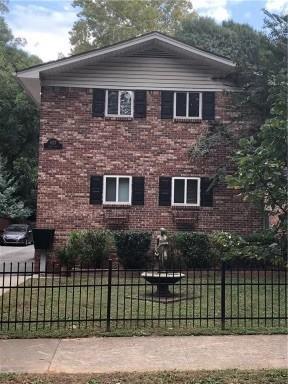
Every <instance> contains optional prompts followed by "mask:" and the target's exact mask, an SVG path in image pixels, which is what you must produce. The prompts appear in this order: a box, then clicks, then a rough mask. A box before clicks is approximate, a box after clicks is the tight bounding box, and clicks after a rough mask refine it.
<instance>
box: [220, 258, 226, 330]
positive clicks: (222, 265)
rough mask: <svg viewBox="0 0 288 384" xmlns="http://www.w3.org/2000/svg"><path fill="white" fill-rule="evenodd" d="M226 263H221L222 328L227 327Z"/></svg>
mask: <svg viewBox="0 0 288 384" xmlns="http://www.w3.org/2000/svg"><path fill="white" fill-rule="evenodd" d="M225 288H226V286H225V263H224V262H222V264H221V329H223V330H224V329H225V311H226V309H225V297H226V294H225Z"/></svg>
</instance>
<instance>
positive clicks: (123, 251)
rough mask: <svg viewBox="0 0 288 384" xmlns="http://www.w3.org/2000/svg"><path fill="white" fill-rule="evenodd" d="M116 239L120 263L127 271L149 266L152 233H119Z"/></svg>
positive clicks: (116, 233) (115, 234)
mask: <svg viewBox="0 0 288 384" xmlns="http://www.w3.org/2000/svg"><path fill="white" fill-rule="evenodd" d="M114 239H115V245H116V249H117V255H118V258H119V261H120V263H121V264H122V265H123V267H124V268H125V269H142V268H145V267H146V266H147V264H148V262H149V257H148V251H149V248H150V244H151V233H150V232H140V231H137V232H136V231H117V232H115V233H114Z"/></svg>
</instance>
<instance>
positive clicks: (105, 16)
mask: <svg viewBox="0 0 288 384" xmlns="http://www.w3.org/2000/svg"><path fill="white" fill-rule="evenodd" d="M72 4H73V6H74V7H79V8H80V13H79V14H78V16H79V20H77V21H76V22H75V23H74V25H73V29H72V31H71V32H70V35H71V37H70V41H71V45H72V51H73V53H79V52H83V51H86V50H88V49H91V48H98V47H102V46H105V45H109V44H112V43H116V42H118V41H121V40H126V39H128V38H131V37H135V36H138V35H140V34H143V33H146V32H151V31H156V30H157V31H161V32H166V33H169V34H174V33H175V31H176V29H177V28H178V26H179V24H180V23H181V22H182V21H183V19H184V18H187V17H188V16H189V15H190V16H192V15H193V12H192V4H191V1H190V0H145V1H143V0H125V1H119V0H99V1H92V0H74V1H73V3H72Z"/></svg>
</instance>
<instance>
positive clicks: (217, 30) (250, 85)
mask: <svg viewBox="0 0 288 384" xmlns="http://www.w3.org/2000/svg"><path fill="white" fill-rule="evenodd" d="M265 15H266V19H265V27H266V30H265V33H260V32H256V31H254V30H253V29H252V28H251V27H249V26H248V25H240V24H237V23H234V22H232V21H230V22H224V23H223V24H222V25H217V24H216V23H215V22H214V21H213V20H211V19H207V18H197V19H193V20H190V21H184V22H183V24H182V26H181V28H180V29H179V31H178V37H182V38H184V39H185V40H186V41H187V42H189V43H191V44H194V45H198V46H200V47H201V48H204V49H208V50H210V51H212V52H214V53H218V54H222V55H225V56H228V57H230V58H231V59H232V60H233V61H234V62H236V64H237V68H236V77H235V78H234V81H235V82H236V85H238V87H239V89H240V90H241V91H242V92H237V94H236V96H235V97H234V102H235V105H236V111H238V114H236V118H235V120H236V122H237V123H238V122H239V120H241V121H242V125H243V128H242V129H241V130H238V131H235V129H234V128H235V125H234V122H232V124H228V125H220V124H214V125H211V127H210V129H209V130H208V133H207V134H206V135H204V136H203V137H201V138H200V140H199V142H198V143H197V145H196V146H194V147H193V148H191V155H192V157H199V156H203V155H206V154H208V153H209V152H210V150H211V149H213V148H215V147H217V146H218V145H221V146H223V144H225V143H226V144H229V146H230V147H232V148H233V150H234V152H233V153H234V156H232V157H233V160H234V164H235V165H236V172H235V174H234V175H233V177H228V178H227V180H228V181H229V183H230V186H232V187H234V188H238V189H240V190H241V193H242V194H243V196H244V197H245V199H247V200H250V201H253V202H254V203H257V204H258V205H261V206H262V207H263V205H264V207H265V209H266V210H267V211H269V212H274V213H277V214H280V219H281V220H280V223H279V225H280V227H283V225H285V224H284V223H285V222H286V217H287V202H286V199H287V181H286V177H285V175H286V176H287V147H286V146H287V140H286V137H287V128H286V119H287V109H286V99H287V32H288V16H279V15H275V14H270V13H269V12H266V11H265ZM243 112H244V113H243ZM221 172H222V177H223V176H224V177H225V167H224V166H223V168H222V169H221Z"/></svg>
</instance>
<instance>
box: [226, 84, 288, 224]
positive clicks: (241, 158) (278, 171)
mask: <svg viewBox="0 0 288 384" xmlns="http://www.w3.org/2000/svg"><path fill="white" fill-rule="evenodd" d="M286 86H287V85H286V83H285V85H284V84H283V88H284V87H286ZM280 94H281V92H280ZM282 94H283V95H285V93H284V92H282ZM279 99H280V97H279ZM287 134H288V131H287V108H286V97H283V99H282V100H281V99H280V100H279V101H278V102H276V103H275V106H274V108H273V110H272V116H271V118H269V119H267V120H266V122H265V123H264V124H263V125H262V127H261V128H260V131H259V133H258V134H257V135H255V136H252V137H249V138H243V139H241V140H240V149H239V150H238V151H237V152H236V154H235V155H234V162H235V163H236V165H237V171H236V172H235V174H234V175H233V176H228V177H227V179H228V181H229V184H230V186H232V187H235V188H239V189H241V191H242V194H243V196H244V197H245V199H247V200H249V201H252V202H254V203H256V204H258V205H260V206H262V205H263V203H264V207H265V210H266V211H267V212H269V214H270V215H273V214H275V215H277V216H278V218H279V219H280V220H279V222H278V226H279V228H280V229H285V228H286V225H287V213H288V206H287V196H288V186H287V176H288V172H287Z"/></svg>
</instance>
